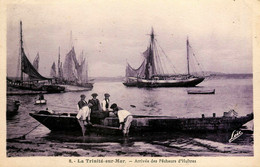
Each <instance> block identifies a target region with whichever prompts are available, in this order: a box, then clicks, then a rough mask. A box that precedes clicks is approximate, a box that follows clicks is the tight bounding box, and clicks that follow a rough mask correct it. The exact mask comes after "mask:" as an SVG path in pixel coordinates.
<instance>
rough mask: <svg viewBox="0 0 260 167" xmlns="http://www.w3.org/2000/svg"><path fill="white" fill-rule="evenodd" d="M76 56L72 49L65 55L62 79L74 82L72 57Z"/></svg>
mask: <svg viewBox="0 0 260 167" xmlns="http://www.w3.org/2000/svg"><path fill="white" fill-rule="evenodd" d="M74 56H76V53H75V51H74V47H73V48H72V49H71V50H70V52H69V53H68V54H67V55H66V58H65V62H64V65H63V78H64V79H65V80H67V81H75V80H76V76H75V73H74V69H75V64H74V63H73V61H74V60H73V57H74Z"/></svg>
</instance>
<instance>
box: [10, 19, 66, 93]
mask: <svg viewBox="0 0 260 167" xmlns="http://www.w3.org/2000/svg"><path fill="white" fill-rule="evenodd" d="M18 65H20V68H18V69H19V70H20V72H21V75H20V78H15V79H11V78H8V77H7V86H9V87H14V88H19V89H23V90H33V91H47V92H48V93H59V92H62V91H64V90H65V87H62V86H59V85H55V84H53V83H52V78H46V77H43V76H42V75H41V74H40V73H39V72H38V71H37V69H35V68H34V66H33V65H32V64H31V62H30V61H29V59H28V58H27V56H26V54H25V51H24V48H23V34H22V22H20V64H18ZM37 67H38V65H37ZM24 74H27V75H28V79H29V80H28V79H26V78H25V77H24Z"/></svg>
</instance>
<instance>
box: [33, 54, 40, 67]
mask: <svg viewBox="0 0 260 167" xmlns="http://www.w3.org/2000/svg"><path fill="white" fill-rule="evenodd" d="M39 61H40V56H39V53H37V55H36V57H35V59H34V60H33V67H34V68H35V69H36V70H37V71H38V69H39Z"/></svg>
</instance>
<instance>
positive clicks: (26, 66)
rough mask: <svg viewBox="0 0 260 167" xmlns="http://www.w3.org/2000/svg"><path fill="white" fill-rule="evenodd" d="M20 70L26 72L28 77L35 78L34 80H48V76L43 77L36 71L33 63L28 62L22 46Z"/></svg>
mask: <svg viewBox="0 0 260 167" xmlns="http://www.w3.org/2000/svg"><path fill="white" fill-rule="evenodd" d="M21 57H22V60H21V62H22V64H21V65H22V66H21V67H22V68H21V69H22V72H24V73H26V74H27V75H28V76H29V77H30V78H33V79H36V80H50V78H46V77H43V76H42V75H41V74H39V73H38V71H37V70H36V69H35V68H34V67H33V65H32V64H31V63H30V61H29V60H28V58H27V57H26V55H25V53H24V50H23V48H22V53H21Z"/></svg>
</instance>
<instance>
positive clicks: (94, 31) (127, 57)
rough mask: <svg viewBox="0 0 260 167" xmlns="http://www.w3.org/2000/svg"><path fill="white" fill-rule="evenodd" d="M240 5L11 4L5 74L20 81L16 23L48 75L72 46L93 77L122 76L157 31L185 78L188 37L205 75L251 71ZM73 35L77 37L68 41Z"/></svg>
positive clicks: (199, 1) (142, 1)
mask: <svg viewBox="0 0 260 167" xmlns="http://www.w3.org/2000/svg"><path fill="white" fill-rule="evenodd" d="M251 12H252V11H251V8H250V7H249V5H248V4H247V2H246V1H242V0H218V1H216V0H212V1H205V0H189V1H174V0H164V1H162V0H151V1H146V0H138V1H137V0H136V1H134V0H133V1H119V0H108V1H105V0H95V1H94V0H86V1H79V0H78V1H62V2H61V1H55V0H54V1H40V2H37V1H35V2H33V1H31V2H30V3H29V2H26V1H23V3H10V4H9V5H8V6H7V73H8V76H16V73H17V63H18V57H19V45H20V44H19V40H20V37H19V33H20V32H19V31H20V30H19V26H20V25H19V22H20V20H21V21H22V23H23V40H24V44H25V47H24V48H25V52H26V54H27V57H28V58H29V60H31V62H32V61H33V59H34V58H35V56H36V54H37V52H39V55H40V64H39V72H40V73H41V74H42V75H43V76H49V75H50V69H51V65H52V63H53V62H54V61H55V62H56V64H57V60H58V50H59V47H60V53H61V60H62V61H63V62H64V60H65V56H66V54H67V53H68V52H69V50H70V49H71V41H72V43H73V46H74V48H75V51H76V54H77V57H79V55H80V53H81V52H82V51H83V52H84V55H85V56H86V57H87V59H88V66H89V76H90V77H116V76H124V75H125V67H126V62H129V63H130V64H131V65H132V66H133V67H136V68H137V67H138V66H139V65H140V64H141V63H142V60H143V57H142V56H141V53H142V52H144V51H145V50H146V48H147V46H148V44H149V35H148V34H149V33H150V32H151V28H152V27H153V29H154V32H155V34H156V37H155V38H156V40H157V41H158V43H159V45H160V46H161V47H162V48H163V50H164V52H165V53H166V55H167V57H168V58H169V59H170V60H171V62H172V64H173V65H174V66H175V68H176V69H177V71H178V72H180V73H185V72H186V71H187V69H186V68H187V65H186V39H187V37H188V38H189V42H190V45H191V46H192V48H193V51H194V53H195V54H196V58H197V59H198V61H199V63H200V64H201V67H202V70H204V71H215V72H224V73H252V41H251V40H252V29H251V27H252V15H251V14H252V13H251ZM71 32H72V40H71V37H70V36H71V35H70V34H71Z"/></svg>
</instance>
